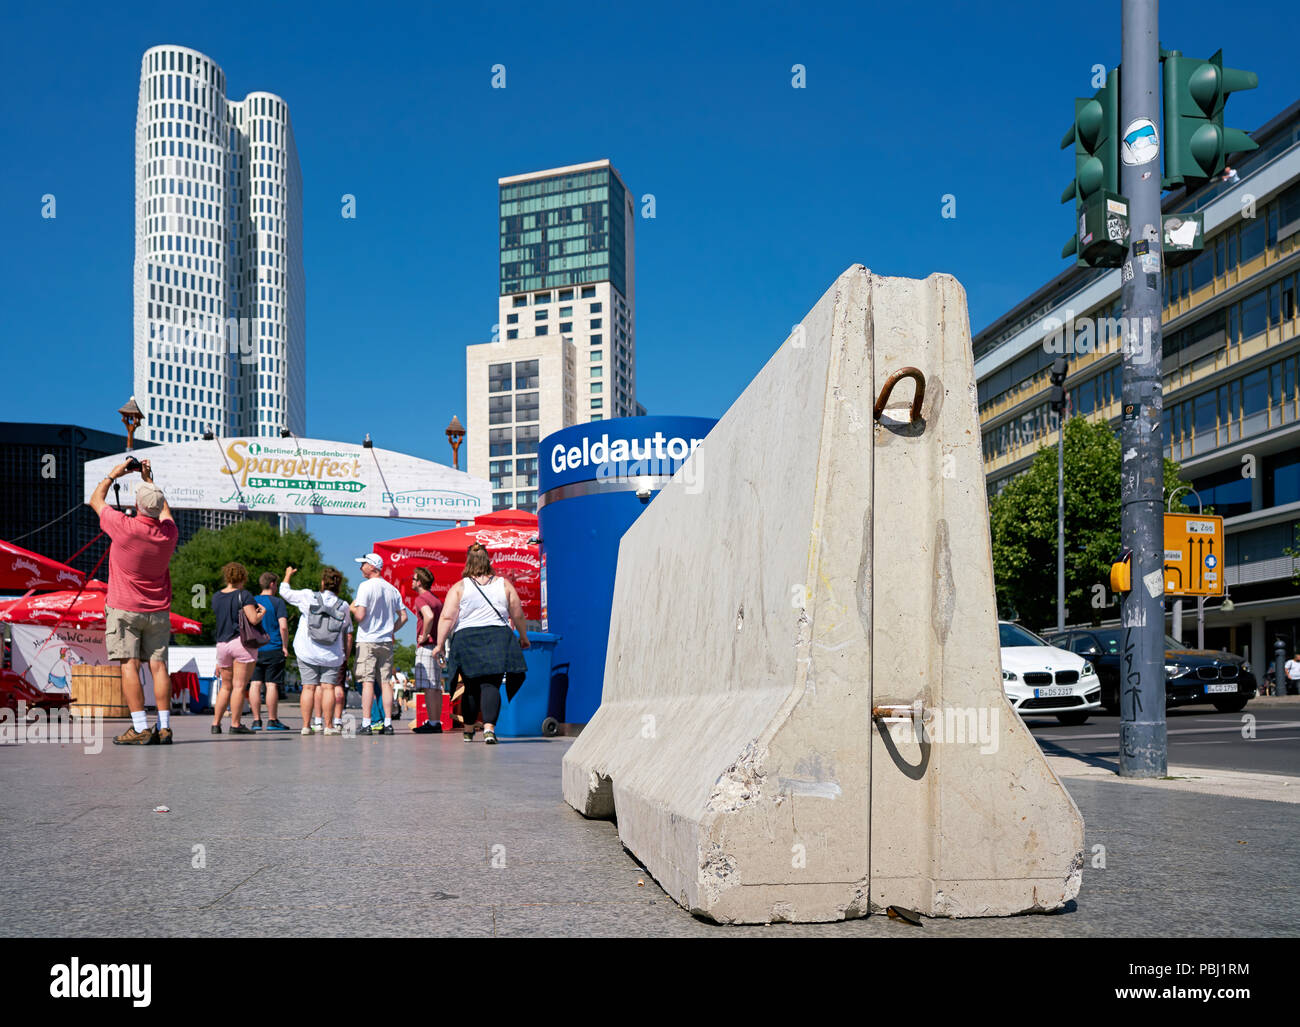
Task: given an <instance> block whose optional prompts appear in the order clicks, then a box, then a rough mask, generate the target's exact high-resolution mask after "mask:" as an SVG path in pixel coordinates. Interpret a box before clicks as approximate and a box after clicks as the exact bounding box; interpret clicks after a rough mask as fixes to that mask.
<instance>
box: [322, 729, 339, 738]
mask: <svg viewBox="0 0 1300 1027" xmlns="http://www.w3.org/2000/svg"><path fill="white" fill-rule="evenodd" d="M321 734H323V735H326V736H330V737H336V736H338V735H341V734H343V732H342V731H340V730H339V729H338V728H336V727H327V728H326V729H325V730H324V731H322V732H321Z"/></svg>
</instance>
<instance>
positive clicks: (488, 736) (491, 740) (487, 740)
mask: <svg viewBox="0 0 1300 1027" xmlns="http://www.w3.org/2000/svg"><path fill="white" fill-rule="evenodd" d="M483 744H484V745H496V744H497V733H496V732H495V731H484V732H483Z"/></svg>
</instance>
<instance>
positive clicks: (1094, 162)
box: [1061, 68, 1128, 267]
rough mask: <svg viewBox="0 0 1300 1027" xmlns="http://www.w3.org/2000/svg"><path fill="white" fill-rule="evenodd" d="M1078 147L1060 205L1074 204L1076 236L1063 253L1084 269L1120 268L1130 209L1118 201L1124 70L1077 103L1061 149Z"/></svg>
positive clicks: (1125, 203)
mask: <svg viewBox="0 0 1300 1027" xmlns="http://www.w3.org/2000/svg"><path fill="white" fill-rule="evenodd" d="M1071 144H1073V146H1074V180H1073V181H1072V182H1071V183H1070V184H1069V185H1068V186H1066V187H1065V192H1063V193H1062V194H1061V202H1062V203H1069V202H1070V201H1071V200H1074V215H1075V223H1076V227H1077V231H1076V232H1075V234H1074V235H1073V236H1072V237H1071V238H1070V241H1069V242H1067V243H1066V244H1065V246H1064V247H1063V248H1062V250H1061V256H1062V257H1075V258H1076V259H1077V261H1078V263H1079V264H1080V266H1083V267H1119V266H1120V265H1121V264H1122V263H1123V261H1124V255H1125V251H1126V250H1127V248H1128V204H1127V202H1125V201H1124V198H1123V197H1122V196H1120V195H1119V191H1118V190H1119V69H1118V68H1116V69H1115V70H1114V71H1112V72H1111V73H1110V74H1109V75H1108V76H1107V77H1106V84H1105V85H1104V86H1103V87H1102V88H1101V89H1099V90H1098V91H1097V93H1096V95H1095V96H1093V97H1092V99H1090V100H1089V99H1083V98H1081V97H1080V98H1076V99H1075V101H1074V124H1072V125H1071V126H1070V129H1069V131H1067V132H1066V133H1065V137H1064V138H1063V139H1062V140H1061V149H1062V150H1064V149H1065V148H1066V147H1068V146H1070V145H1071Z"/></svg>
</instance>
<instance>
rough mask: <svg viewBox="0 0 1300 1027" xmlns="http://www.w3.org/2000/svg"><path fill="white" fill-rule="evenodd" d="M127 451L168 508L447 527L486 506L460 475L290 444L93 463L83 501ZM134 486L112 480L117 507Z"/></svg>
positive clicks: (139, 454)
mask: <svg viewBox="0 0 1300 1027" xmlns="http://www.w3.org/2000/svg"><path fill="white" fill-rule="evenodd" d="M128 455H131V456H134V457H136V458H137V459H143V460H148V461H149V463H150V466H151V467H152V468H153V477H154V482H155V484H157V485H158V487H159V488H161V489H162V490H163V492H164V493H165V494H166V496H167V501H168V503H170V504H171V505H172V507H173V508H175V509H202V510H262V511H266V512H267V513H290V514H349V515H352V516H356V517H417V518H422V519H425V520H450V521H454V520H460V521H467V520H472V519H473V518H475V517H477V516H478V515H479V514H484V513H488V512H490V511H491V509H492V490H491V486H490V485H489V484H488V483H487V482H486V481H484V480H483V479H482V478H472V477H470V476H469V475H468V474H466V473H465V472H464V471H457V470H453V469H452V468H450V467H447V466H445V465H444V464H437V463H434V462H433V461H431V460H421V459H419V458H417V457H413V456H408V455H406V454H405V453H395V452H393V451H392V450H391V449H378V448H373V449H371V448H367V447H364V446H358V445H355V444H352V443H347V442H328V441H325V440H322V439H294V438H288V439H263V438H224V439H223V438H218V439H216V440H214V441H211V442H207V441H202V440H200V441H197V442H182V443H177V444H175V445H168V446H151V447H149V448H147V449H138V450H136V451H135V452H134V453H131V454H127V453H121V454H118V455H117V456H106V457H101V458H100V459H98V460H91V461H89V462H87V464H86V480H85V488H86V498H87V499H89V498H90V495H91V493H92V492H94V490H95V486H96V485H98V484H99V482H100V481H102V480H103V479H104V477H105V476H106V475H107V474H108V472H109V471H110V470H112V469H113V468H114V467H116V466H117V465H118V464H120V463H122V461H124V460H125V459H126V458H127V456H128ZM139 481H140V476H139V475H138V474H130V475H127V476H126V477H125V478H122V479H121V480H120V481H119V482H118V483H117V484H118V485H119V486H121V502H122V505H123V506H128V505H130V506H133V505H134V504H135V487H136V485H137V484H138V483H139ZM108 500H109V502H110V503H112V502H114V493H113V490H112V489H111V488H110V489H109V492H108Z"/></svg>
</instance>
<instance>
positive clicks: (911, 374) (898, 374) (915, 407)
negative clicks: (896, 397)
mask: <svg viewBox="0 0 1300 1027" xmlns="http://www.w3.org/2000/svg"><path fill="white" fill-rule="evenodd" d="M904 378H912V379H914V380H915V381H916V395H914V396H913V397H912V416H911V418H910V420H912V421H918V420H920V418H921V404H922V403H923V402H924V401H925V375H924V374H922V373H921V371H920V369H919V368H915V367H901V368H899V369H898V370H897V371H895V372H894V373H893V374H891V375H890V376H889V377H888V378H886V379H885V384H884V386H883V387H882V388H881V390H880V397H879V398H878V399H877V400H876V406H875V409H874V410H873V411H872V413H873V414H874V416H875V419H876V420H877V421H879V420H880V415H881V414H883V413H884V412H885V404H886V403H888V402H889V394H890V393H891V392H893V391H894V386H895V385H897V384H898V383H899V382H900V381H901V380H902V379H904Z"/></svg>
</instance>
